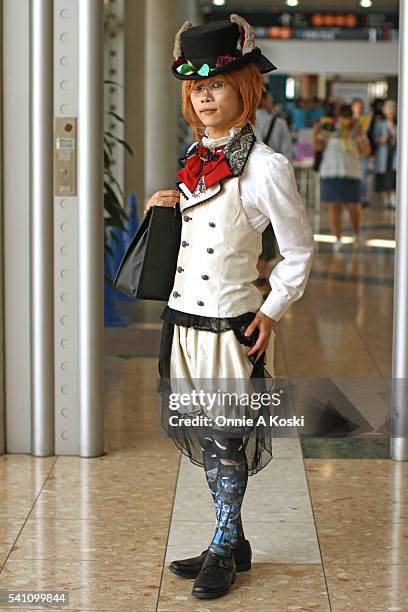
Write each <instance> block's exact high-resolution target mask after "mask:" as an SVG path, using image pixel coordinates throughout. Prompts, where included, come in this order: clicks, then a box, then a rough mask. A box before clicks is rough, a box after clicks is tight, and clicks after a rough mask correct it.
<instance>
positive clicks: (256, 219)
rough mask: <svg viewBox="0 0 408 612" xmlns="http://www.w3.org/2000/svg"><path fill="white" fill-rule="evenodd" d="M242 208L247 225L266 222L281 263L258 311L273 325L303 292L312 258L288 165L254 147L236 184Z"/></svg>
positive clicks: (258, 145) (309, 233) (308, 232)
mask: <svg viewBox="0 0 408 612" xmlns="http://www.w3.org/2000/svg"><path fill="white" fill-rule="evenodd" d="M240 193H241V199H242V204H243V206H244V210H245V212H246V215H247V218H248V221H249V223H250V224H251V226H252V227H253V228H254V229H256V230H257V231H260V232H262V231H263V230H264V229H265V227H266V226H267V225H268V222H269V221H271V223H272V227H273V230H274V232H275V236H276V240H277V243H278V246H279V250H280V253H281V255H282V257H283V260H282V261H280V262H279V263H278V264H277V265H276V266H275V268H274V269H273V271H272V274H271V276H270V279H269V282H270V284H271V287H272V291H271V293H270V294H269V296H268V297H267V299H266V300H265V302H264V304H263V305H262V306H261V309H260V310H261V311H262V312H263V313H264V314H266V315H267V316H268V317H271V318H272V319H274V320H275V321H279V319H281V317H282V316H283V315H284V314H285V312H286V311H287V310H288V309H289V307H290V306H291V304H292V303H293V302H294V301H296V300H298V299H299V298H300V297H301V296H302V295H303V293H304V290H305V288H306V284H307V280H308V277H309V272H310V269H311V266H312V261H313V254H314V238H313V230H312V226H311V223H310V221H309V218H308V216H307V213H306V210H305V208H304V206H303V202H302V199H301V197H300V195H299V193H298V190H297V185H296V180H295V173H294V168H293V165H292V163H291V162H290V161H289V160H288V159H287V158H286V157H285V156H284V155H282V154H280V153H275V152H274V151H273V150H272V149H270V148H269V147H266V146H265V145H263V144H261V143H258V142H257V143H256V144H255V146H254V149H253V151H252V153H251V155H250V156H249V159H248V162H247V164H246V167H245V171H244V173H243V174H242V176H241V179H240Z"/></svg>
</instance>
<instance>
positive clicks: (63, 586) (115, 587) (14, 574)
mask: <svg viewBox="0 0 408 612" xmlns="http://www.w3.org/2000/svg"><path fill="white" fill-rule="evenodd" d="M161 572H162V566H161V564H159V563H155V562H153V561H144V562H137V561H119V560H116V561H115V562H114V563H112V561H111V560H110V559H108V560H99V561H61V562H59V563H55V561H53V560H38V559H37V560H19V561H17V560H16V561H11V560H9V561H8V562H7V563H6V565H5V566H4V568H3V570H2V572H1V574H0V589H1V590H4V589H7V590H18V589H20V590H28V589H33V590H34V589H35V590H50V589H52V590H56V591H58V590H60V591H62V590H67V591H68V592H69V597H70V605H69V608H68V609H69V610H75V609H79V610H81V611H82V610H86V609H91V610H109V611H110V612H113V611H115V610H120V611H121V612H122V611H124V610H129V611H130V610H132V611H136V610H137V611H139V610H140V611H142V610H143V612H153V611H154V610H156V602H157V596H158V592H159V586H160V577H161ZM37 609H38V608H37ZM65 609H66V608H64V610H65Z"/></svg>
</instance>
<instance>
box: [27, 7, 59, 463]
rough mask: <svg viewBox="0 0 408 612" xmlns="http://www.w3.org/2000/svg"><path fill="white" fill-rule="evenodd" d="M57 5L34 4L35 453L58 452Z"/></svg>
mask: <svg viewBox="0 0 408 612" xmlns="http://www.w3.org/2000/svg"><path fill="white" fill-rule="evenodd" d="M53 17H54V15H53V2H52V0H32V3H31V84H32V90H31V91H32V102H31V128H32V129H31V155H30V162H31V273H32V276H31V322H32V334H31V368H32V454H33V455H37V456H46V455H52V454H53V453H54V351H53V348H54V347H53V344H54V338H53V336H54V332H53V330H54V315H53V301H54V293H53V291H54V288H53V154H52V143H53V78H52V75H53Z"/></svg>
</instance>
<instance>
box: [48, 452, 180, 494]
mask: <svg viewBox="0 0 408 612" xmlns="http://www.w3.org/2000/svg"><path fill="white" fill-rule="evenodd" d="M162 459H163V460H162V461H160V463H157V462H156V460H155V461H150V462H143V469H140V465H139V469H137V463H138V453H137V451H135V453H134V457H133V458H132V459H131V458H128V459H126V458H125V459H123V461H122V462H119V461H112V460H111V459H110V457H104V458H103V459H100V460H98V461H95V460H94V459H81V458H79V457H59V458H58V461H57V462H56V464H55V467H54V469H53V470H52V471H51V472H50V475H49V477H48V478H47V483H49V482H51V481H54V482H56V483H58V484H64V485H66V486H67V487H71V486H103V485H106V486H110V487H112V486H113V487H117V486H121V487H122V486H127V487H133V486H137V487H141V488H143V487H151V485H152V484H154V485H155V486H157V487H159V486H160V487H165V488H166V487H168V486H174V485H175V482H176V478H177V469H178V462H179V458H178V457H177V456H175V457H174V459H173V460H171V461H170V460H169V459H168V458H167V457H163V458H162Z"/></svg>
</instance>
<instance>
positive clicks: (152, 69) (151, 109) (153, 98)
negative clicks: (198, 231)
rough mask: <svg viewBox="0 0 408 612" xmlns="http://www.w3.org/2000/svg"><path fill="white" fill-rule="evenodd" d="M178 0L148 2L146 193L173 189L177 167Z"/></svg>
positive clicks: (153, 0) (150, 0)
mask: <svg viewBox="0 0 408 612" xmlns="http://www.w3.org/2000/svg"><path fill="white" fill-rule="evenodd" d="M176 14H177V2H176V0H166V2H163V1H162V0H148V2H147V4H146V79H145V84H146V85H145V87H146V98H145V100H146V114H145V117H146V120H145V147H146V148H145V151H146V153H145V195H146V197H149V196H150V195H152V193H153V192H154V191H157V190H158V189H172V188H174V185H175V172H176V169H177V163H176V162H177V157H178V146H177V119H178V109H179V106H180V93H179V91H180V84H179V83H178V82H177V80H176V79H175V78H174V77H173V76H172V74H171V72H170V66H171V61H172V57H173V45H174V36H175V33H176V30H177V28H178V27H179V25H181V24H177V23H176Z"/></svg>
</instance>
